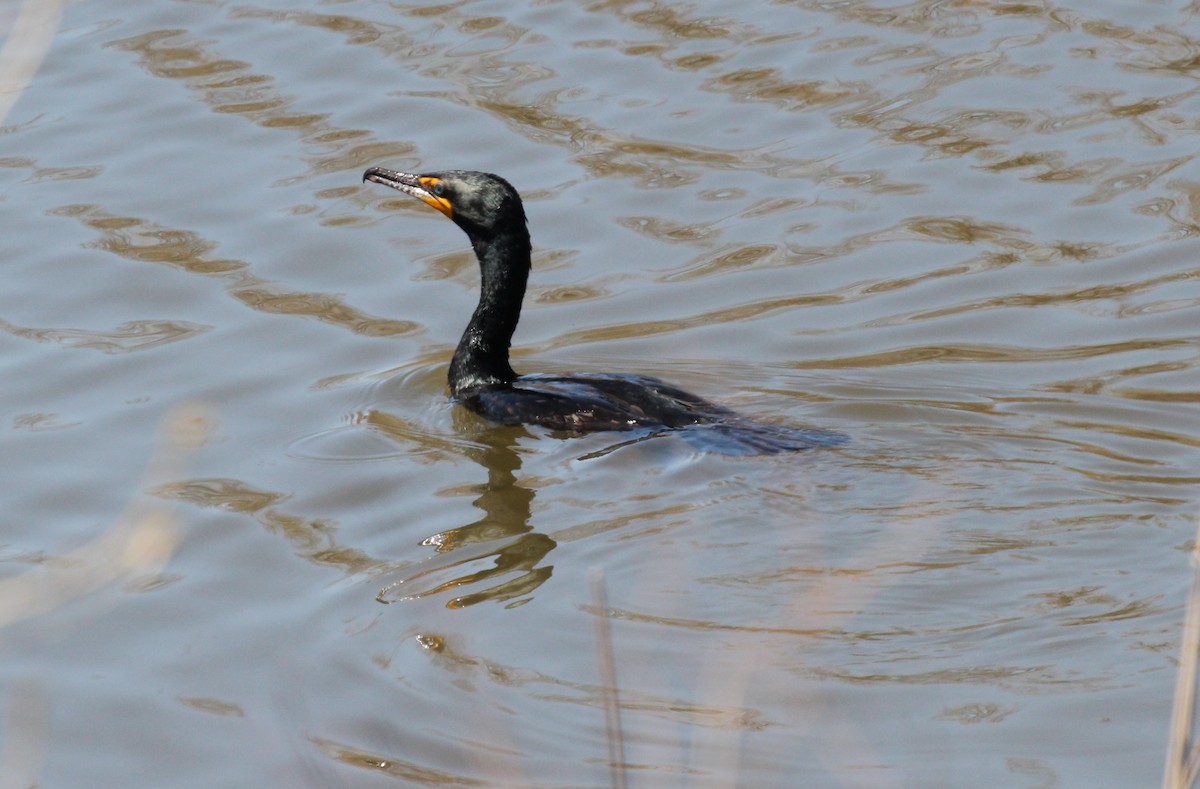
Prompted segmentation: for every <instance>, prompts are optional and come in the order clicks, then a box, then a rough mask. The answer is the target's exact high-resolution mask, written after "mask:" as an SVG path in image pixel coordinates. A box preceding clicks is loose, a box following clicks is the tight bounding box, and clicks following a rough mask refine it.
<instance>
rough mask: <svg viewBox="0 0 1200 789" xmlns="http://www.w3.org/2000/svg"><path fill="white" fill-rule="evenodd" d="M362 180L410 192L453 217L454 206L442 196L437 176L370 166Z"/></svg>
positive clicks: (441, 188) (406, 192)
mask: <svg viewBox="0 0 1200 789" xmlns="http://www.w3.org/2000/svg"><path fill="white" fill-rule="evenodd" d="M363 181H373V182H375V183H377V184H383V185H384V186H390V187H392V188H393V189H398V190H400V191H401V192H404V193H405V194H410V195H412V196H413V197H415V198H417V199H419V200H422V201H424V202H425V203H426V204H427V205H429V206H432V207H433V208H436V209H437V210H439V211H441V212H442V213H443V214H445V215H446V216H448V217H450V218H451V219H453V218H454V206H453V205H451V204H450V201H449V200H447V199H446V198H445V197H442V195H441V192H442V191H443V189H444V187H443V186H441V183H442V182H441V181H440V180H439V179H437V178H433V177H431V176H428V175H412V174H411V173H401V172H397V171H396V170H389V169H387V168H385V167H372V168H371V169H369V170H367V171H366V172H365V173H363Z"/></svg>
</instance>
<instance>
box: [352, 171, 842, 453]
mask: <svg viewBox="0 0 1200 789" xmlns="http://www.w3.org/2000/svg"><path fill="white" fill-rule="evenodd" d="M363 181H372V182H374V183H377V184H383V185H384V186H390V187H391V188H393V189H398V190H399V191H401V192H404V193H405V194H408V195H412V196H413V197H415V198H417V199H419V200H421V201H423V202H424V203H426V204H427V205H429V206H431V207H433V208H435V209H437V210H438V211H440V212H442V213H443V214H445V215H446V216H447V217H449V218H450V220H451V221H453V222H454V224H456V225H458V226H459V227H460V228H461V229H462V230H463V231H464V232H465V233H466V234H467V238H469V239H470V241H471V246H472V248H473V249H474V250H475V256H476V257H477V258H478V259H479V271H480V294H479V304H478V305H477V306H476V307H475V312H474V313H473V314H472V315H471V320H470V322H468V323H467V328H466V330H465V331H464V332H463V335H462V339H460V340H459V342H458V347H457V348H456V349H455V351H454V356H453V357H452V358H451V360H450V371H449V380H450V394H451V396H452V397H453V399H454V400H455V401H456V402H457V403H459V404H461V405H463V406H465V407H466V408H469V409H470V410H472V411H474V412H476V413H478V414H481V415H482V416H484V417H486V418H487V419H489V420H491V421H492V422H496V423H499V424H502V425H515V424H534V425H541V426H543V427H547V428H551V429H554V430H563V431H570V432H574V433H586V432H592V431H597V430H621V431H641V432H642V433H644V434H646V435H656V434H658V433H661V432H665V431H679V432H680V434H681V435H682V436H683V437H684V438H686V439H687V440H689V441H690V442H691V443H692V444H693V445H695V446H699V447H701V448H703V449H712V450H715V451H718V452H723V453H726V454H757V453H776V452H782V451H792V450H800V449H810V448H813V447H819V446H835V445H837V444H841V443H844V442H845V441H846V436H845V435H843V434H842V433H836V432H833V431H828V430H804V429H798V428H790V427H784V426H780V425H771V424H764V423H760V422H755V421H752V420H750V419H748V418H746V417H743V416H741V415H739V414H738V413H736V412H734V411H732V410H730V409H728V408H725V407H724V406H720V405H717V404H715V403H711V402H709V401H708V400H705V399H704V398H702V397H698V396H697V395H694V394H691V393H690V392H685V391H683V390H682V389H679V388H676V387H674V386H671V385H670V384H667V383H665V382H663V381H661V380H659V379H657V378H653V377H650V376H646V375H623V374H610V373H581V374H575V375H549V374H528V375H518V374H517V373H516V372H514V371H513V368H512V365H511V364H510V363H509V355H508V354H509V346H510V344H511V342H512V336H513V332H515V331H516V328H517V321H518V320H519V318H520V316H521V302H522V301H523V299H524V297H525V286H526V282H527V280H528V278H529V269H530V249H531V247H530V241H529V229H528V226H527V224H526V219H525V207H524V205H523V204H522V203H521V197H520V195H519V194H517V190H516V189H514V188H513V186H512V185H511V184H510V183H509V182H508V181H506V180H504V179H503V178H501V177H500V176H498V175H493V174H491V173H482V172H475V171H468V170H443V171H439V172H430V173H425V174H421V175H417V174H412V173H402V172H397V171H396V170H388V169H386V168H383V167H372V168H370V169H368V170H367V171H366V172H365V173H363Z"/></svg>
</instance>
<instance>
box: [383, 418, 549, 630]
mask: <svg viewBox="0 0 1200 789" xmlns="http://www.w3.org/2000/svg"><path fill="white" fill-rule="evenodd" d="M380 416H382V415H380ZM370 421H371V423H372V426H373V427H375V428H376V429H381V430H383V431H384V432H387V433H390V434H391V435H392V437H393V438H397V439H408V440H411V439H412V438H413V437H414V436H413V435H412V434H411V433H410V432H409V431H407V430H405V429H404V427H405V426H404V425H403V424H402V423H401V422H400V421H399V420H394V421H393V420H391V419H387V418H375V419H371V420H370ZM527 435H528V433H527V432H526V431H525V430H524V429H523V428H497V429H494V430H490V431H488V432H487V433H485V434H483V435H481V436H478V438H477V441H476V443H475V444H473V445H470V446H466V447H462V446H461V445H460V446H459V447H458V449H459V451H461V452H464V453H465V454H466V455H467V456H468V457H470V458H472V459H473V460H475V461H476V462H477V463H479V465H480V466H482V467H483V468H484V469H485V470H486V471H487V478H488V479H487V483H486V484H485V485H484V486H482V493H481V494H480V495H479V497H478V498H477V499H475V501H474V502H472V503H473V504H474V506H475V507H476V508H478V509H479V510H482V511H483V517H481V518H479V519H478V520H476V521H474V522H472V523H468V524H467V525H465V526H459V527H457V528H454V529H447V530H446V531H441V532H438V533H437V534H433V535H430V536H429V537H427V538H425V539H424V540H422V541H421V544H422V545H430V546H433V547H434V549H435V555H434V556H432V557H430V558H429V559H428V560H426V561H425V562H422V563H421V564H422V566H421V568H420V569H418V570H417V571H416V572H413V573H412V574H410V575H408V576H407V577H406V578H403V579H401V580H399V581H396V582H394V583H391V584H389V585H388V586H386V587H384V588H383V589H382V590H381V591H380V592H379V594H378V595H377V596H376V599H377V600H379V602H381V603H395V602H399V601H401V600H413V599H416V598H420V597H428V596H430V595H435V594H440V593H442V592H446V591H449V590H453V589H457V588H459V587H465V586H475V585H480V584H487V583H491V582H493V581H496V582H497V583H495V585H493V586H489V587H487V588H485V589H483V590H481V591H478V592H472V593H470V594H465V595H460V596H457V597H455V598H453V599H451V600H450V601H449V602H448V603H447V604H446V606H447V607H448V608H464V607H466V606H470V605H475V604H476V603H481V602H484V601H487V600H492V601H496V602H506V601H510V600H514V599H515V598H519V597H521V596H522V595H527V594H529V593H530V592H532V591H533V590H535V589H537V588H538V587H539V586H541V585H542V584H543V583H545V581H546V579H548V578H549V577H550V575H551V573H553V571H554V567H553V565H544V566H540V565H541V563H542V562H543V560H544V559H545V557H546V555H547V554H548V553H550V551H551V550H553V549H554V546H555V545H556V544H557V543H555V541H554V540H553V539H551V538H550V537H549V536H547V535H545V534H541V533H538V532H535V531H533V527H532V526H531V525H530V519H531V514H530V513H531V509H532V503H533V496H534V492H533V490H531V489H530V488H528V487H525V486H523V485H520V484H519V483H518V482H517V477H516V472H517V471H518V470H519V469H520V468H521V456H520V454H519V453H518V452H517V441H518V440H519V439H520V438H521V437H523V436H527ZM446 559H449V561H446ZM489 563H490V566H484V567H480V565H485V564H489ZM446 576H451V577H448V578H447V577H446Z"/></svg>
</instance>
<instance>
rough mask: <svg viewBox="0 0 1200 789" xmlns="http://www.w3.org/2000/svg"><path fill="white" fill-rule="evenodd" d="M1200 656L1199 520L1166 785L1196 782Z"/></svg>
mask: <svg viewBox="0 0 1200 789" xmlns="http://www.w3.org/2000/svg"><path fill="white" fill-rule="evenodd" d="M1198 657H1200V522H1198V523H1197V530H1196V539H1195V542H1194V543H1193V544H1192V585H1191V589H1190V591H1189V593H1188V601H1187V609H1186V612H1185V614H1184V619H1183V639H1182V644H1181V645H1180V647H1179V669H1178V671H1177V673H1176V680H1175V703H1174V708H1173V710H1172V712H1171V730H1170V734H1169V736H1168V740H1167V766H1166V770H1165V771H1164V773H1163V789H1191V787H1192V786H1193V785H1195V783H1196V775H1197V768H1198V767H1200V763H1198V761H1197V752H1196V748H1195V745H1194V744H1193V740H1194V738H1193V736H1192V721H1193V720H1194V719H1195V708H1196V662H1197V658H1198Z"/></svg>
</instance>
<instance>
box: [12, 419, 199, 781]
mask: <svg viewBox="0 0 1200 789" xmlns="http://www.w3.org/2000/svg"><path fill="white" fill-rule="evenodd" d="M210 424H211V422H210V420H209V418H208V416H207V414H205V413H204V412H203V411H202V410H200V409H198V408H196V407H183V408H177V409H175V410H173V411H172V412H171V413H169V414H168V415H167V417H166V418H165V419H164V420H163V426H162V428H161V431H160V446H159V449H158V451H157V452H156V453H155V455H154V457H153V458H152V460H151V462H150V464H149V466H148V468H147V472H146V477H147V480H146V481H147V482H150V481H161V480H162V479H164V478H167V477H173V476H175V475H177V474H178V473H179V471H180V468H181V465H182V463H183V461H184V460H186V459H187V457H188V456H189V455H190V454H191V450H192V449H194V448H195V447H198V446H200V445H201V444H202V443H203V442H204V441H205V440H206V439H207V436H208V433H209V425H210ZM145 489H146V485H142V486H141V487H140V488H139V490H145ZM173 515H174V514H173V511H172V509H171V508H170V507H168V506H167V505H164V504H163V503H161V502H159V501H154V500H150V499H148V498H146V497H145V496H138V497H137V498H136V499H135V501H134V502H133V503H132V504H131V505H130V507H129V509H128V510H127V511H126V512H125V513H124V514H123V515H122V516H121V517H120V518H118V519H117V522H116V523H115V524H114V525H113V526H112V528H110V529H109V530H108V531H106V532H105V533H103V534H101V535H100V536H98V537H96V538H95V539H94V540H92V541H91V542H89V543H87V544H85V545H82V546H80V547H79V548H77V549H75V550H74V551H72V552H70V553H69V554H67V555H65V556H63V557H60V558H61V559H62V560H63V561H61V562H59V563H58V564H57V566H49V565H40V566H38V567H35V568H34V569H32V570H30V571H29V572H26V573H23V574H22V575H18V576H15V577H13V578H7V579H5V580H4V581H0V628H3V627H5V626H7V625H12V624H15V623H17V622H21V621H23V620H26V619H33V618H35V617H38V616H41V615H43V614H47V613H49V612H52V611H55V610H57V609H59V608H62V607H64V606H66V605H67V604H69V603H71V602H72V601H74V600H77V599H79V598H81V597H83V596H85V595H87V594H90V593H92V592H96V591H98V590H100V589H102V588H104V587H107V586H109V585H111V584H112V583H114V582H116V581H119V580H121V579H124V578H127V577H130V576H134V575H144V574H153V573H156V572H159V571H161V569H162V568H163V567H164V566H165V565H166V563H167V561H168V560H169V559H170V558H171V555H172V554H173V553H174V551H175V548H176V547H177V546H178V544H179V536H178V530H177V529H176V528H175V523H174V517H173ZM49 717H50V700H49V698H48V696H47V693H46V692H45V690H44V689H42V688H41V687H39V686H37V685H34V684H22V683H18V684H16V685H15V686H14V687H13V689H12V690H11V692H10V694H9V699H8V704H7V709H6V711H5V726H4V729H3V734H4V740H3V749H2V750H0V789H9V787H12V788H13V789H17V788H18V787H19V788H20V789H25V787H28V786H35V785H38V781H37V776H38V774H39V773H40V772H41V768H42V765H43V764H44V761H45V753H46V751H47V749H48V748H47V738H48V729H49V724H48V721H49Z"/></svg>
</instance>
